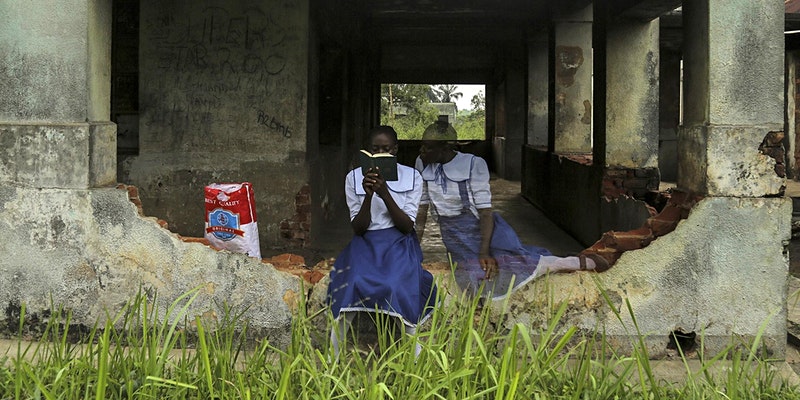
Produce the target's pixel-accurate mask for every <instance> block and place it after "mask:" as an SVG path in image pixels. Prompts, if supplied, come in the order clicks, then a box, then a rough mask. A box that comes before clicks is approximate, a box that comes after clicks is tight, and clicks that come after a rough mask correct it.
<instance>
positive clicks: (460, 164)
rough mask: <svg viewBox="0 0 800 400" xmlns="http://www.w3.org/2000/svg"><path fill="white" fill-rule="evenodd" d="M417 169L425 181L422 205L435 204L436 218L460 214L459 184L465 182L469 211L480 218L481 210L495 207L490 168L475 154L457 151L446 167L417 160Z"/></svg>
mask: <svg viewBox="0 0 800 400" xmlns="http://www.w3.org/2000/svg"><path fill="white" fill-rule="evenodd" d="M415 168H416V169H417V170H418V171H420V172H421V175H422V180H423V181H424V182H425V184H424V186H423V189H422V198H421V199H420V204H433V215H434V216H436V215H443V216H447V217H450V216H455V215H459V214H461V209H462V200H461V194H460V193H459V191H458V182H466V186H467V193H468V195H469V197H468V198H469V202H470V211H471V212H472V214H473V215H475V217H478V209H481V208H490V207H491V206H492V192H491V190H490V188H489V178H490V174H489V167H488V166H487V165H486V161H485V160H484V159H483V158H481V157H478V156H476V155H473V154H468V153H461V152H458V151H457V152H456V156H455V157H454V158H453V159H452V160H450V161H449V162H447V163H445V164H440V163H433V164H428V165H423V164H422V160H421V159H420V158H419V157H417V161H416V164H415Z"/></svg>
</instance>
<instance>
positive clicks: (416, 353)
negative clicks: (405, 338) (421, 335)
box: [403, 324, 422, 360]
mask: <svg viewBox="0 0 800 400" xmlns="http://www.w3.org/2000/svg"><path fill="white" fill-rule="evenodd" d="M403 329H404V330H405V331H406V335H409V336H411V337H412V338H413V337H414V335H415V334H416V333H417V327H416V326H408V325H406V324H403ZM421 352H422V345H421V344H420V343H419V339H417V340H416V343H414V359H415V360H416V359H417V358H418V357H419V353H421Z"/></svg>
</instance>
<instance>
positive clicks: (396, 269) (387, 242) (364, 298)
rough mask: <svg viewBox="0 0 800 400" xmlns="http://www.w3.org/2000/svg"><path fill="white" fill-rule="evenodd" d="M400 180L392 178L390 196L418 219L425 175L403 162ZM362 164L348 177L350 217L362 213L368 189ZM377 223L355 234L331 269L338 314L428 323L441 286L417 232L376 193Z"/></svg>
mask: <svg viewBox="0 0 800 400" xmlns="http://www.w3.org/2000/svg"><path fill="white" fill-rule="evenodd" d="M397 169H398V171H397V172H398V180H397V181H390V182H386V185H387V187H388V189H389V194H390V195H391V196H392V198H393V199H394V201H395V203H397V205H398V206H399V207H400V209H401V210H403V212H404V213H405V214H406V215H408V217H409V218H411V220H412V221H415V220H416V217H417V210H418V208H419V201H420V198H421V196H422V178H421V177H420V174H419V172H418V171H416V170H415V169H414V168H411V167H407V166H404V165H398V166H397ZM363 179H364V177H363V175H362V173H361V169H360V168H356V169H354V170H352V171H350V172H349V173H348V174H347V177H346V178H345V197H346V199H347V205H348V207H349V208H350V220H351V221H352V220H353V218H355V217H356V215H357V214H358V212H359V210H360V209H361V204H362V203H363V202H364V198H365V196H366V193H365V192H364V188H363V187H362V185H361V182H362V181H363ZM370 211H371V222H370V225H369V227H368V228H367V231H366V232H365V233H364V234H363V235H354V236H353V238H352V240H351V241H350V243H349V244H348V245H347V247H345V249H344V250H342V252H341V253H340V254H339V256H338V257H337V258H336V262H335V263H334V265H333V270H331V274H330V277H331V282H330V285H329V286H328V298H329V300H330V304H331V311H332V312H333V316H334V318H339V316H340V313H343V312H350V311H366V312H381V313H385V314H388V315H391V316H394V317H398V318H400V319H401V320H402V322H403V323H404V324H405V325H406V326H416V325H417V324H420V323H422V322H424V321H425V320H426V319H427V318H428V317H429V316H430V313H431V311H432V309H433V305H434V302H435V299H436V286H435V285H434V283H433V276H432V275H431V274H430V272H428V271H426V270H424V269H423V268H422V249H421V248H420V245H419V241H418V240H417V236H416V233H415V232H413V231H412V232H410V233H408V234H404V233H402V232H400V230H399V229H397V228H396V227H395V226H394V223H393V222H392V219H391V216H390V215H389V211H388V209H387V208H386V204H385V203H384V202H383V199H381V198H380V196H378V195H377V194H373V197H372V206H371V210H370Z"/></svg>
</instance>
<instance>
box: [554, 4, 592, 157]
mask: <svg viewBox="0 0 800 400" xmlns="http://www.w3.org/2000/svg"><path fill="white" fill-rule="evenodd" d="M553 69H554V71H553V72H554V75H555V98H554V100H553V102H554V104H553V106H554V107H553V108H554V114H555V115H554V117H555V118H554V123H553V125H554V126H553V128H554V138H555V140H554V150H555V152H557V153H588V152H591V151H592V5H591V4H590V5H589V6H587V7H585V8H584V9H582V10H579V11H577V12H574V13H570V14H567V15H561V16H558V17H556V19H555V55H554V59H553Z"/></svg>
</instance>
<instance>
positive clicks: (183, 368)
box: [0, 291, 800, 400]
mask: <svg viewBox="0 0 800 400" xmlns="http://www.w3.org/2000/svg"><path fill="white" fill-rule="evenodd" d="M197 293H198V292H197V291H192V292H190V293H187V294H185V295H184V296H183V297H181V298H179V299H178V300H177V301H176V302H175V303H174V304H173V305H172V306H171V307H169V309H168V310H166V315H167V318H166V319H167V321H163V322H159V321H158V320H157V315H159V314H158V313H157V312H156V309H155V307H154V303H152V302H150V301H148V300H147V299H146V298H145V297H143V296H139V297H137V298H136V299H133V300H132V301H131V302H130V304H129V305H128V306H127V307H125V308H124V309H123V310H121V311H120V312H119V313H118V314H117V315H116V316H115V317H113V318H109V320H108V322H106V323H105V324H104V325H103V326H98V327H95V329H93V330H92V331H91V332H90V334H89V336H88V338H87V343H91V344H90V345H86V344H83V345H81V344H71V343H69V342H68V341H67V339H66V338H67V337H68V328H66V327H68V326H69V320H70V318H69V313H65V314H60V315H56V316H54V317H53V318H51V322H50V324H49V325H48V327H47V329H46V331H45V336H44V337H43V338H42V340H40V341H38V342H23V341H19V342H18V344H17V347H16V349H15V350H12V351H11V352H10V353H11V354H9V355H8V356H7V358H6V359H5V362H4V363H3V367H2V368H0V398H2V399H91V398H93V399H132V398H137V399H139V398H142V399H454V400H455V399H457V400H463V399H787V398H798V397H800V395H798V392H797V391H796V388H795V387H792V386H789V385H787V384H785V383H783V382H781V381H780V380H779V379H778V378H777V375H776V374H775V372H774V370H773V369H772V368H771V366H770V364H769V363H768V362H766V360H761V359H759V358H758V356H757V351H756V350H757V349H758V348H759V343H758V340H756V342H755V343H752V345H751V347H750V349H749V352H748V351H745V353H742V352H741V350H736V349H738V348H740V347H739V346H733V345H732V346H731V347H730V350H729V351H728V352H723V353H721V354H719V355H717V356H715V357H713V358H710V359H707V360H703V365H702V367H701V368H700V370H699V371H689V368H688V363H687V364H686V365H687V375H688V378H687V380H686V382H685V383H680V384H670V383H667V382H664V381H660V380H659V379H658V378H657V377H656V374H655V373H654V372H653V366H652V365H651V361H649V360H648V356H647V351H646V348H645V347H644V346H643V340H642V341H639V342H637V343H634V348H635V350H634V354H632V355H630V356H623V355H617V354H615V353H614V351H613V350H612V348H611V346H610V345H609V343H608V342H606V340H605V339H604V337H603V335H602V334H601V333H599V332H598V333H597V334H594V335H589V336H581V335H580V334H579V333H578V331H577V330H576V329H575V328H574V327H573V328H569V329H567V330H566V332H562V333H558V331H559V330H560V329H558V328H557V327H559V321H560V320H561V318H562V316H563V314H564V312H565V310H566V305H561V306H556V307H555V308H554V309H553V310H552V317H551V318H550V323H549V325H548V326H547V327H545V328H544V329H537V328H532V327H529V326H524V325H521V324H516V325H514V326H513V327H512V328H511V329H510V331H507V332H496V331H495V330H494V329H493V328H492V326H491V323H490V319H489V317H488V315H489V312H487V311H488V310H486V309H481V307H480V305H479V302H478V301H469V300H467V299H465V298H461V299H452V298H451V299H450V300H449V301H447V302H446V303H443V304H444V305H443V306H441V307H439V308H438V309H437V310H436V311H435V312H434V314H433V316H432V318H431V320H430V322H429V323H428V324H426V329H423V330H421V332H420V333H419V334H418V337H417V338H403V339H400V340H394V339H393V338H392V337H391V335H392V334H393V332H394V331H395V330H393V329H391V324H388V323H386V321H385V320H384V319H379V323H378V324H377V325H378V327H379V328H378V333H377V338H378V340H377V341H375V342H374V346H367V345H365V344H364V343H363V342H364V341H363V340H361V341H360V343H361V344H360V345H359V346H352V345H351V346H348V347H347V349H346V351H345V352H343V353H342V355H341V356H340V358H339V359H338V360H333V361H332V360H331V353H330V352H329V351H328V349H327V334H328V332H327V330H326V329H325V328H321V329H320V328H318V327H317V325H318V324H317V323H316V322H319V319H320V318H322V319H324V318H325V316H326V315H327V311H326V310H322V311H319V312H318V313H317V314H316V315H312V316H309V315H305V313H304V312H302V310H304V309H305V305H304V304H301V306H300V310H301V311H300V314H299V315H297V316H296V318H295V319H294V321H293V326H292V340H291V344H290V345H289V346H288V348H286V349H277V348H275V347H273V346H272V345H271V344H270V343H266V342H264V343H261V344H259V345H256V346H255V347H254V348H252V347H251V348H249V349H247V350H246V349H245V342H246V340H245V338H246V336H247V331H246V329H245V330H237V328H236V327H239V328H241V327H242V326H245V325H246V324H245V323H244V321H242V320H241V317H240V315H237V314H236V313H234V312H233V311H232V310H230V309H228V310H227V312H226V315H224V316H222V317H221V321H220V322H219V324H218V326H216V327H211V326H208V322H207V321H204V320H202V319H200V318H197V319H194V321H193V324H191V325H193V326H194V327H196V332H195V333H194V334H193V335H192V336H193V339H191V340H190V339H189V338H188V337H187V333H186V331H185V330H182V329H179V328H178V321H180V322H182V323H185V322H187V321H185V319H186V317H187V314H186V312H187V310H188V307H189V305H190V304H191V302H192V301H193V299H194V298H195V297H196V296H197ZM626 312H630V306H628V309H627V311H626ZM24 317H25V314H24V308H23V312H22V320H21V321H20V332H21V331H22V326H23V324H24ZM169 321H172V322H169ZM634 321H635V319H634ZM634 325H635V322H634ZM114 327H116V329H115V328H114ZM212 328H213V329H212ZM631 329H636V327H635V326H634V327H631ZM415 339H419V340H420V341H421V342H422V344H423V350H422V353H421V354H420V356H419V358H418V359H416V358H415V357H414V350H413V348H414V340H415ZM348 342H349V343H350V344H352V343H353V342H354V341H353V340H352V339H350V340H349V341H348ZM189 347H192V349H189ZM722 363H726V364H725V366H726V368H717V367H719V366H720V365H721V364H722ZM714 371H719V372H718V373H717V372H714Z"/></svg>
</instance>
